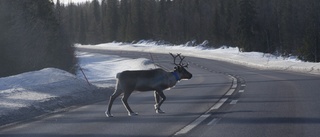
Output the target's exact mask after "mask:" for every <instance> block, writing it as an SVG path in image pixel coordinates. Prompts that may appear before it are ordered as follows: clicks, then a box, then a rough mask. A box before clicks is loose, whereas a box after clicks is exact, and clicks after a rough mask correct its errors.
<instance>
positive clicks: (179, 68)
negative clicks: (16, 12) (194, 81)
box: [170, 53, 192, 79]
mask: <svg viewBox="0 0 320 137" xmlns="http://www.w3.org/2000/svg"><path fill="white" fill-rule="evenodd" d="M170 55H171V56H172V57H173V63H174V64H175V65H176V66H175V67H174V72H176V73H178V74H179V76H180V79H191V78H192V74H191V73H190V72H189V71H187V70H186V68H188V65H189V64H188V63H187V64H184V63H183V62H182V61H183V59H184V58H185V57H184V56H181V53H180V54H177V55H176V56H175V55H173V54H172V53H170ZM177 57H179V59H180V62H179V63H177V62H176V59H177Z"/></svg>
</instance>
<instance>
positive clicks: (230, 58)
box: [77, 41, 320, 74]
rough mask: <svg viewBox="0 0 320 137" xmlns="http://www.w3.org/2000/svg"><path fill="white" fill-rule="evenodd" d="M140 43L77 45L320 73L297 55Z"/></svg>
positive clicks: (317, 67)
mask: <svg viewBox="0 0 320 137" xmlns="http://www.w3.org/2000/svg"><path fill="white" fill-rule="evenodd" d="M138 43H139V44H129V43H106V44H99V45H77V46H79V47H87V48H94V49H101V50H103V49H107V50H127V51H142V52H153V53H169V52H172V53H182V54H183V55H186V56H194V57H200V58H207V59H214V60H220V61H226V62H230V63H234V64H239V65H244V66H248V67H253V68H258V69H271V70H284V71H296V72H303V73H313V74H320V63H311V62H303V61H300V60H298V59H297V57H288V58H284V57H277V56H274V55H271V54H264V53H259V52H239V49H238V48H233V47H227V46H222V47H221V48H218V49H213V48H206V47H203V46H201V45H202V44H200V45H198V46H186V45H174V46H169V45H158V44H156V42H148V41H145V42H144V41H142V42H138Z"/></svg>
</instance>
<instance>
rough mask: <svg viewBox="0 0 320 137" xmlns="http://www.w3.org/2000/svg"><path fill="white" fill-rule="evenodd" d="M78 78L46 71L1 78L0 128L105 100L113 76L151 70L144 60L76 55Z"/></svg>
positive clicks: (110, 87)
mask: <svg viewBox="0 0 320 137" xmlns="http://www.w3.org/2000/svg"><path fill="white" fill-rule="evenodd" d="M77 58H78V59H79V65H80V66H81V68H82V69H83V71H84V73H85V74H86V76H87V78H88V79H89V82H90V83H91V84H92V85H91V84H90V85H89V84H88V83H87V81H86V80H84V78H83V74H82V73H81V72H80V71H79V72H78V74H77V75H73V74H70V73H68V72H66V71H63V70H59V69H55V68H45V69H42V70H39V71H33V72H27V73H22V74H19V75H14V76H10V77H3V78H0V126H2V125H5V124H8V123H12V122H16V121H23V120H26V119H29V118H31V117H35V116H39V115H42V114H47V113H53V112H56V111H63V109H65V108H67V107H70V106H74V105H75V106H77V105H80V104H88V103H93V102H97V101H103V100H106V99H107V98H108V97H109V95H110V94H111V93H112V92H113V87H114V84H115V77H114V76H115V75H116V73H118V72H120V71H123V70H137V69H150V68H151V67H153V64H152V62H151V61H149V60H147V59H143V58H140V59H129V58H121V57H119V56H109V55H101V54H91V53H83V52H77Z"/></svg>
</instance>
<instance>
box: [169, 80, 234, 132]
mask: <svg viewBox="0 0 320 137" xmlns="http://www.w3.org/2000/svg"><path fill="white" fill-rule="evenodd" d="M228 76H229V77H231V79H232V86H231V88H230V89H229V90H228V92H227V93H226V94H225V95H227V96H230V95H232V94H233V92H234V91H235V88H236V87H237V83H238V81H237V78H235V77H233V76H231V75H228ZM228 99H229V98H220V99H219V101H218V102H217V103H216V104H214V105H213V106H212V107H211V108H210V109H209V110H208V111H207V112H206V113H204V114H202V115H201V116H200V117H198V118H197V119H196V120H194V121H193V122H191V123H190V124H188V125H187V126H185V127H184V128H182V129H180V130H179V131H178V132H176V133H175V134H174V136H178V135H183V134H186V133H188V132H189V131H190V130H192V129H193V128H195V127H196V126H198V125H199V124H200V123H201V122H202V121H204V120H206V119H207V118H208V117H209V116H211V114H209V112H210V111H212V110H217V109H219V108H220V107H221V106H222V105H223V104H224V103H225V102H226V101H227V100H228Z"/></svg>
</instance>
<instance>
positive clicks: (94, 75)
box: [0, 42, 320, 126]
mask: <svg viewBox="0 0 320 137" xmlns="http://www.w3.org/2000/svg"><path fill="white" fill-rule="evenodd" d="M77 47H86V48H93V49H100V50H104V49H107V50H128V51H142V52H155V53H169V52H172V53H182V54H183V55H186V56H194V57H201V58H208V59H215V60H221V61H227V62H231V63H235V64H240V65H245V66H249V67H254V68H259V69H275V70H284V71H298V72H303V73H313V74H320V64H319V63H308V62H302V61H299V60H297V59H296V58H294V57H292V58H282V57H276V56H273V55H270V54H263V53H258V52H239V50H238V48H228V47H226V46H224V47H221V48H219V49H209V48H204V47H203V46H193V47H191V46H185V45H175V46H168V45H158V44H156V43H152V42H151V43H150V42H140V43H139V44H126V43H106V44H99V45H77ZM77 58H78V59H79V65H80V66H81V68H82V70H83V71H84V73H85V75H86V76H87V78H88V80H89V82H90V83H91V84H88V83H87V82H86V80H85V79H84V77H83V74H82V73H81V71H78V72H77V75H72V74H70V73H68V72H65V71H63V70H59V69H55V68H46V69H42V70H39V71H33V72H27V73H23V74H19V75H15V76H10V77H3V78H0V126H1V125H2V124H6V123H9V122H13V121H17V120H23V119H25V118H28V117H30V116H37V115H39V114H43V113H47V112H51V111H55V110H56V109H59V108H63V107H65V106H71V105H76V104H79V103H84V102H87V101H88V100H93V101H94V100H103V99H106V98H107V97H108V96H109V95H110V94H111V93H112V88H109V87H113V86H114V84H115V75H116V73H118V72H121V71H123V70H140V69H151V68H155V65H154V64H153V63H152V62H151V61H150V60H148V59H145V58H139V59H129V58H122V57H119V56H114V55H102V54H94V53H85V52H77ZM93 85H94V86H93Z"/></svg>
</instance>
